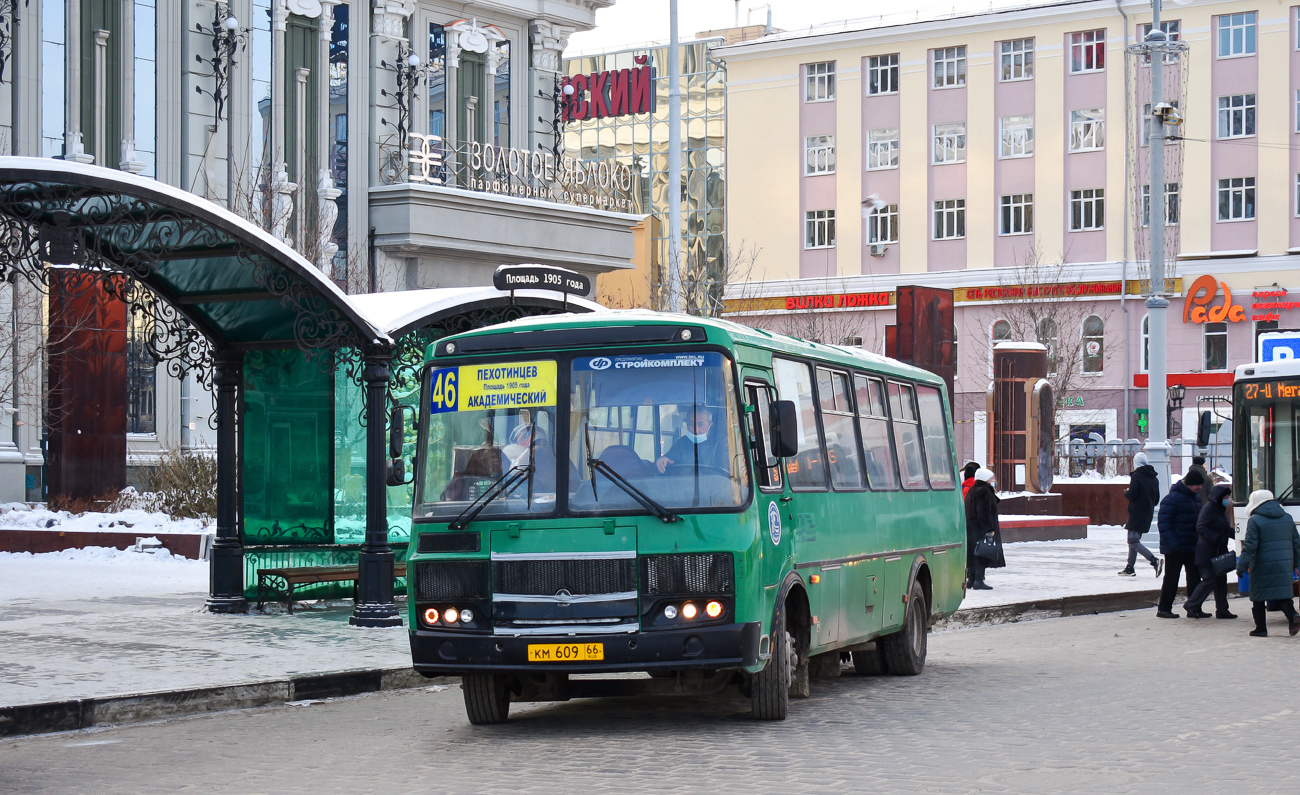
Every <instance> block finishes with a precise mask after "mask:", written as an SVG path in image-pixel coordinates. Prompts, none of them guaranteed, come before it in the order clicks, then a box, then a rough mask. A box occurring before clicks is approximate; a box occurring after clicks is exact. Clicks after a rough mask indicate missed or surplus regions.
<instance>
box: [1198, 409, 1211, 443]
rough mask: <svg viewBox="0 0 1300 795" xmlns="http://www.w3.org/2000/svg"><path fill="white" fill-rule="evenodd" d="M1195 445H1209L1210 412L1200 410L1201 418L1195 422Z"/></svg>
mask: <svg viewBox="0 0 1300 795" xmlns="http://www.w3.org/2000/svg"><path fill="white" fill-rule="evenodd" d="M1196 446H1197V447H1209V446H1210V412H1208V411H1202V412H1201V419H1200V421H1199V422H1198V423H1197V424H1196Z"/></svg>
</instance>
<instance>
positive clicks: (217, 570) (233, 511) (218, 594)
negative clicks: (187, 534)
mask: <svg viewBox="0 0 1300 795" xmlns="http://www.w3.org/2000/svg"><path fill="white" fill-rule="evenodd" d="M212 365H213V368H214V372H213V376H212V383H213V386H215V387H216V389H217V535H216V538H215V539H213V542H212V562H211V568H210V575H209V577H210V579H209V585H208V602H207V609H208V611H209V612H212V613H246V612H248V601H247V600H245V599H244V543H243V541H242V540H241V538H240V534H239V518H240V517H239V515H240V510H239V507H240V506H239V489H238V487H239V449H238V446H239V439H238V436H237V435H236V430H237V428H236V425H235V422H236V416H235V413H236V411H237V407H238V399H239V395H238V390H239V389H241V388H242V387H243V383H244V354H243V353H241V352H238V351H231V350H224V349H222V350H216V351H213V354H212Z"/></svg>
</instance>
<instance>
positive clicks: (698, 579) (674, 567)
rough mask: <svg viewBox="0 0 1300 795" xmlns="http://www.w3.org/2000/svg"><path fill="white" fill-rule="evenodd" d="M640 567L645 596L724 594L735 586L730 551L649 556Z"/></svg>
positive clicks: (642, 561)
mask: <svg viewBox="0 0 1300 795" xmlns="http://www.w3.org/2000/svg"><path fill="white" fill-rule="evenodd" d="M641 568H642V576H641V581H642V583H643V584H644V587H645V591H644V593H645V595H646V596H694V595H697V594H725V593H731V592H732V588H733V587H734V586H733V582H734V579H733V577H734V570H733V566H732V562H731V553H730V552H713V553H706V554H701V555H646V556H645V557H643V558H641Z"/></svg>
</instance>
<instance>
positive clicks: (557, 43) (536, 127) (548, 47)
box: [528, 19, 575, 151]
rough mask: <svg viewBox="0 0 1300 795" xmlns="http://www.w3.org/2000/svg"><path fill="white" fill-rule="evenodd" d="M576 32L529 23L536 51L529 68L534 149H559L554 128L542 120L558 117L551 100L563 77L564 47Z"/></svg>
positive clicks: (536, 21)
mask: <svg viewBox="0 0 1300 795" xmlns="http://www.w3.org/2000/svg"><path fill="white" fill-rule="evenodd" d="M574 30H575V29H574V28H570V27H566V26H564V25H556V24H554V23H553V22H547V21H546V20H542V19H534V20H532V21H530V22H529V23H528V44H529V46H530V47H531V48H532V58H531V60H530V61H529V69H528V101H529V103H530V107H529V111H530V112H529V114H528V118H529V131H530V135H529V141H528V148H530V149H533V150H537V149H543V150H547V151H550V150H551V149H553V148H554V147H555V135H554V133H553V131H552V130H551V128H550V125H549V124H543V123H542V122H541V121H539V119H551V118H553V117H554V115H555V107H554V104H553V103H552V101H551V99H550V98H551V97H552V96H553V92H554V91H555V84H556V82H557V81H559V80H560V79H561V77H562V73H561V68H562V67H563V65H564V61H563V56H564V48H565V47H567V46H568V45H569V36H571V35H573V32H574Z"/></svg>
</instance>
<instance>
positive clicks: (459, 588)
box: [414, 560, 488, 602]
mask: <svg viewBox="0 0 1300 795" xmlns="http://www.w3.org/2000/svg"><path fill="white" fill-rule="evenodd" d="M414 586H415V597H416V599H417V600H418V601H421V602H445V601H448V600H452V599H486V598H488V562H487V561H486V560H421V561H417V562H416V564H415V583H414Z"/></svg>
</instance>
